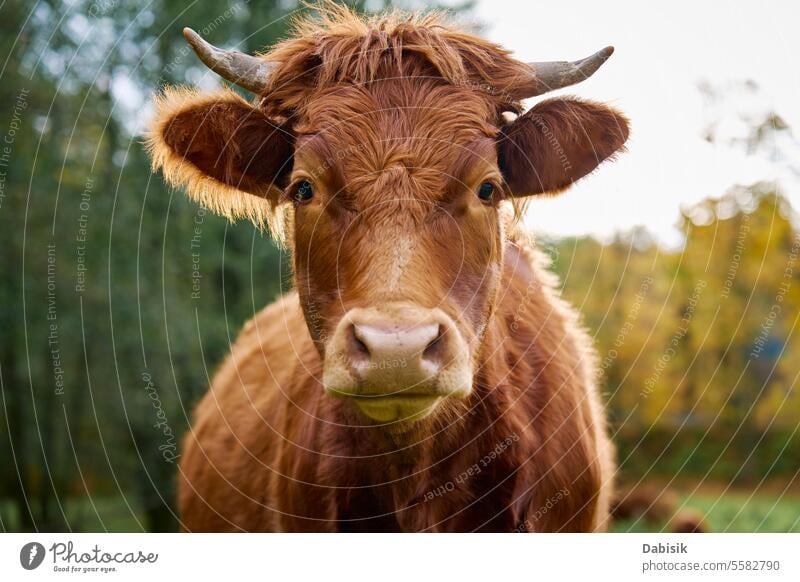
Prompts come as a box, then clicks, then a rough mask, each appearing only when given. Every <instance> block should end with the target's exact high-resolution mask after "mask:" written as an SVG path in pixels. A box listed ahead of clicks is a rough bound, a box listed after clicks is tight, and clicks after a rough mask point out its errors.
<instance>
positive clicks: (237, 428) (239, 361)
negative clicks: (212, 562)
mask: <svg viewBox="0 0 800 582" xmlns="http://www.w3.org/2000/svg"><path fill="white" fill-rule="evenodd" d="M542 262H543V261H542V260H540V259H539V257H538V256H537V255H536V253H535V252H532V251H530V250H529V249H526V248H525V247H524V246H522V245H521V244H520V243H513V242H512V243H509V244H508V246H507V248H506V252H505V260H504V270H503V271H504V273H503V278H502V280H503V282H502V286H501V296H502V300H501V301H499V302H498V308H497V311H496V313H495V315H494V317H493V318H492V321H491V324H490V329H489V330H488V331H487V339H486V344H485V348H484V350H483V352H482V353H483V355H482V362H481V365H480V370H479V372H478V374H477V378H476V390H475V391H474V392H473V394H472V395H471V396H470V398H469V399H467V400H466V401H464V402H459V403H458V406H456V407H454V408H453V409H452V410H451V411H448V414H447V415H445V418H446V420H440V421H439V422H435V423H434V424H435V426H431V427H428V428H427V429H426V430H424V432H420V433H417V432H413V433H411V434H392V433H390V432H387V431H386V430H385V429H383V428H376V427H373V426H368V425H365V423H364V421H363V420H362V419H361V417H360V416H359V415H358V414H357V412H356V411H355V410H354V409H353V407H352V404H351V403H350V402H348V401H346V400H340V399H333V398H329V397H328V396H326V395H325V394H324V393H323V391H322V388H321V386H320V381H319V378H320V375H321V360H320V357H319V354H318V353H317V351H316V350H315V349H314V345H313V342H312V341H311V337H310V335H309V332H308V329H307V326H306V322H305V320H304V317H303V313H302V310H301V308H300V305H299V301H298V296H297V294H296V293H291V294H289V295H287V296H285V297H283V298H282V299H281V300H279V301H278V302H276V303H274V304H272V305H270V306H268V307H267V308H265V309H264V310H263V311H261V312H260V313H259V314H258V315H257V316H256V317H255V318H254V319H253V320H252V321H250V322H249V323H248V324H247V325H246V326H245V328H244V330H243V332H242V333H241V335H240V336H239V338H238V340H237V341H236V343H235V345H234V346H233V349H232V352H231V354H230V356H229V357H228V358H227V360H226V362H225V363H224V364H223V366H222V368H221V370H220V371H219V372H218V374H217V376H216V378H215V379H214V382H213V385H212V388H211V390H210V391H209V393H208V394H207V395H206V396H205V397H204V398H203V400H202V401H201V403H200V404H199V406H198V408H197V410H196V412H195V416H194V422H193V428H192V430H191V432H190V433H189V434H188V435H187V436H186V439H185V441H184V448H183V457H182V461H181V465H180V479H179V509H180V514H181V519H182V524H183V527H184V528H185V529H187V530H189V531H240V530H244V531H593V530H599V529H603V528H604V527H605V522H606V520H607V517H608V505H609V496H610V488H611V480H612V477H613V471H614V467H613V461H612V457H613V449H612V446H611V444H610V442H609V440H608V438H607V437H606V434H605V430H604V425H603V424H604V421H603V415H602V413H601V409H600V403H599V398H598V394H597V392H596V389H595V387H594V384H593V381H592V361H593V356H592V351H591V349H590V347H589V342H588V338H587V337H586V335H585V334H584V332H583V331H582V330H580V329H579V328H578V327H577V326H576V325H575V316H574V313H573V312H572V311H571V309H570V308H568V307H567V306H565V304H564V303H563V302H562V301H561V300H560V299H559V298H558V297H557V293H556V292H555V291H554V289H553V287H552V275H550V274H549V273H547V272H546V271H545V270H544V266H543V265H542V264H541V263H542ZM439 418H440V419H441V418H442V417H439ZM422 434H424V436H420V435H422Z"/></svg>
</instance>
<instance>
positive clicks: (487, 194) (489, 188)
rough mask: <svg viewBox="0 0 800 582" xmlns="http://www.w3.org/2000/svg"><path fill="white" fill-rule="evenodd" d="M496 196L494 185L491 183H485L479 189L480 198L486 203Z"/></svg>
mask: <svg viewBox="0 0 800 582" xmlns="http://www.w3.org/2000/svg"><path fill="white" fill-rule="evenodd" d="M493 196H494V184H492V183H491V182H484V183H483V184H481V185H480V186H479V187H478V198H480V199H481V200H483V201H484V202H489V201H490V200H491V199H492V197H493Z"/></svg>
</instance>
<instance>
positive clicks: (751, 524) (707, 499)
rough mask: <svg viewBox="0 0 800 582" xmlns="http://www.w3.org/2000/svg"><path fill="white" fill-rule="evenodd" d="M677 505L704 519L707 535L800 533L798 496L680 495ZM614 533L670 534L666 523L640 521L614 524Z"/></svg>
mask: <svg viewBox="0 0 800 582" xmlns="http://www.w3.org/2000/svg"><path fill="white" fill-rule="evenodd" d="M679 499H680V501H679V506H682V507H684V508H687V509H691V510H694V511H695V512H696V513H699V514H700V515H702V516H703V517H704V523H705V525H706V528H707V530H708V531H710V532H744V533H750V532H762V533H763V532H800V496H797V495H796V494H793V495H780V494H778V493H776V494H767V493H759V494H751V493H749V492H745V491H735V492H727V493H724V494H720V493H719V492H714V491H702V492H697V493H695V494H693V495H681V496H679ZM612 531H615V532H653V531H669V530H668V524H667V523H666V522H662V523H652V522H650V523H648V522H645V521H642V520H638V521H637V520H626V521H618V522H615V523H614V525H613V527H612Z"/></svg>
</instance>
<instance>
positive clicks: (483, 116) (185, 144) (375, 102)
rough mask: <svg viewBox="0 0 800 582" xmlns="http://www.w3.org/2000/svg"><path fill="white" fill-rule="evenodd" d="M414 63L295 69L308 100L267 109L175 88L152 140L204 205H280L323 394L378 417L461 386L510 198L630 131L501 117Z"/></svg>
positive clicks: (485, 316) (558, 108)
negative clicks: (345, 73) (345, 78)
mask: <svg viewBox="0 0 800 582" xmlns="http://www.w3.org/2000/svg"><path fill="white" fill-rule="evenodd" d="M362 45H363V43H362ZM285 52H286V49H285V48H284V53H285ZM318 53H319V51H317V53H315V54H318ZM201 56H202V55H201ZM284 58H285V55H284ZM301 61H302V59H301ZM294 66H295V68H296V67H297V63H295V64H294ZM309 66H311V65H310V64H309ZM376 70H377V69H376ZM420 70H423V68H420V67H417V68H416V69H414V71H416V73H417V74H402V75H397V74H394V75H390V74H382V75H377V76H375V75H373V78H372V80H371V82H369V83H364V84H359V83H354V82H341V81H338V82H336V83H333V84H332V85H331V86H330V87H320V84H319V82H317V83H316V84H314V85H313V86H314V89H313V90H311V89H308V87H309V86H311V85H309V84H308V80H307V79H304V80H303V84H301V89H302V87H306V90H307V93H306V94H304V95H302V98H301V99H298V98H297V94H298V93H300V92H301V91H300V89H295V90H294V96H293V97H292V96H286V92H285V91H284V93H283V94H282V92H281V90H280V89H273V90H271V91H268V92H267V94H266V95H265V96H264V97H263V98H262V101H261V103H260V104H259V106H252V105H250V104H249V103H247V102H245V101H244V100H242V99H241V98H239V97H237V96H236V95H235V94H233V93H232V92H226V93H221V94H216V95H211V96H201V95H197V94H194V93H187V92H176V91H172V92H168V93H167V94H165V96H164V97H162V100H161V102H160V106H159V114H158V116H157V119H156V123H155V125H154V129H153V131H152V134H151V138H150V145H151V150H152V152H153V156H154V163H155V165H156V166H157V167H161V168H163V169H164V172H165V175H166V176H167V178H168V179H170V180H171V181H172V182H174V183H177V184H180V185H183V186H185V187H186V188H187V189H188V191H189V193H190V194H191V195H192V196H193V197H194V198H196V199H198V200H199V201H201V202H202V203H204V204H205V205H207V206H209V207H210V208H212V209H214V210H217V211H219V212H220V213H222V214H225V215H227V216H230V217H235V216H247V217H250V218H253V219H255V220H256V221H259V220H261V218H262V217H263V216H264V214H261V213H260V210H259V209H262V210H263V208H264V207H265V206H266V207H269V208H271V209H282V210H285V211H286V212H288V221H287V222H288V224H291V228H290V229H289V232H288V233H287V242H288V243H289V244H290V246H291V247H292V250H293V258H294V271H295V282H296V286H297V291H298V293H299V295H300V301H301V305H302V308H303V311H304V314H305V318H306V322H307V324H308V330H309V333H310V335H311V337H312V339H313V341H314V343H315V345H316V347H317V350H318V352H319V354H320V356H321V358H322V361H323V375H322V380H323V387H324V389H325V391H326V392H327V393H328V394H330V395H331V396H333V397H341V398H347V399H349V400H351V401H352V402H353V404H354V405H355V407H356V408H357V409H358V410H360V411H361V412H362V413H363V414H364V415H365V416H366V417H368V418H369V419H371V420H372V421H374V422H378V423H394V422H396V421H404V422H405V421H413V420H416V419H421V418H423V417H425V416H427V415H429V414H431V413H432V412H434V411H435V410H436V409H437V407H438V406H439V405H440V404H441V403H442V402H445V401H447V400H449V399H455V398H464V397H466V396H468V395H469V394H470V393H471V391H472V387H473V384H474V375H475V371H476V367H477V365H478V363H479V362H478V354H479V350H480V347H481V344H482V340H483V338H484V335H485V333H486V330H487V327H488V326H489V324H490V322H491V318H492V313H493V309H494V305H495V298H496V296H497V293H498V288H499V284H500V279H501V275H502V267H503V249H504V241H505V236H504V225H505V224H506V222H507V218H508V217H509V215H510V214H511V213H512V212H513V210H512V208H511V206H512V204H511V202H512V201H513V200H514V199H517V198H520V197H524V196H530V195H536V194H541V193H545V192H557V191H559V190H562V189H564V188H566V187H568V186H569V185H570V184H571V183H572V182H574V181H575V180H577V179H579V178H581V177H582V176H584V175H586V174H587V173H589V172H591V171H592V170H593V169H594V168H595V167H597V165H598V164H600V162H602V161H603V160H605V159H606V158H608V157H609V156H612V155H613V154H614V153H615V152H617V151H618V150H619V149H620V148H622V147H623V144H624V142H625V140H626V139H627V135H628V129H627V122H626V120H625V119H624V117H622V116H621V115H620V114H619V113H617V112H615V111H613V110H612V109H610V108H608V107H606V106H604V105H600V104H596V103H590V102H584V101H579V100H576V99H555V100H549V101H544V102H541V103H539V104H538V105H536V106H535V107H533V108H532V109H531V110H530V111H528V112H527V113H526V114H524V115H521V116H518V117H516V118H514V119H513V120H510V121H507V120H506V117H504V116H503V115H502V114H503V112H504V107H502V106H501V103H502V100H499V99H498V98H496V97H495V96H494V95H492V94H491V93H486V92H483V91H481V90H476V88H475V87H473V86H472V85H470V84H468V83H462V84H458V83H453V82H449V81H447V80H446V79H442V78H441V77H437V76H431V75H421V74H419V71H420ZM295 76H296V77H301V76H302V75H297V74H295ZM278 77H279V76H278ZM284 85H285V83H284ZM284 99H286V100H292V99H294V102H293V103H292V104H291V106H288V107H287V106H286V103H285V102H284V101H283V100H284ZM272 216H275V215H274V214H272Z"/></svg>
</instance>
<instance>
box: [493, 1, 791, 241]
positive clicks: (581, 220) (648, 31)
mask: <svg viewBox="0 0 800 582" xmlns="http://www.w3.org/2000/svg"><path fill="white" fill-rule="evenodd" d="M799 16H800V3H798V2H792V1H788V0H787V1H785V2H767V1H762V2H752V1H751V2H747V3H745V2H725V3H723V2H698V1H696V0H695V1H692V2H686V1H675V0H671V1H669V2H659V3H655V2H635V1H631V2H596V1H592V2H556V1H553V0H547V1H538V0H534V1H511V0H480V3H479V5H478V9H477V17H478V18H479V19H480V20H481V21H483V22H484V23H486V25H488V26H487V28H486V30H485V32H484V34H485V36H487V37H488V38H490V39H491V40H494V41H496V42H499V43H501V44H503V45H505V46H506V47H507V48H508V49H510V50H512V51H514V53H515V55H516V56H517V57H518V58H520V59H524V60H527V61H533V60H564V59H568V60H574V59H577V58H581V57H584V56H586V55H588V54H591V53H593V52H594V51H596V50H598V49H600V48H602V47H604V46H606V45H609V44H611V45H614V47H615V48H616V52H615V53H614V55H613V56H612V57H611V59H610V60H609V61H608V62H607V63H606V64H605V65H604V66H603V67H602V68H601V69H600V70H599V71H598V72H597V73H596V74H595V75H594V76H593V77H592V78H591V79H589V80H587V81H585V82H584V83H581V84H580V85H576V86H574V87H572V88H569V89H565V90H562V91H561V93H570V94H575V95H579V96H581V97H586V98H591V99H596V100H602V101H606V102H608V103H611V104H613V105H614V106H616V107H618V108H619V109H621V110H622V111H624V112H625V113H626V114H627V115H628V116H629V117H630V118H631V121H632V128H633V133H632V137H631V139H630V141H629V143H628V149H629V152H628V153H626V154H625V155H624V156H622V157H620V158H619V160H618V161H617V162H615V163H613V164H611V165H609V166H607V167H603V168H601V169H600V170H598V171H597V172H596V173H595V174H593V175H592V176H590V177H589V178H587V179H586V180H584V181H583V182H581V183H579V184H578V185H576V186H575V187H574V188H573V189H572V190H570V191H568V192H566V193H565V194H562V195H561V196H560V197H559V198H551V199H543V200H538V201H537V202H536V203H534V204H532V205H531V211H530V215H529V216H528V224H529V225H531V227H532V228H534V230H536V231H539V232H545V233H551V234H556V235H575V234H578V235H579V234H589V233H592V234H597V235H601V236H604V235H605V236H607V235H609V234H611V233H613V232H614V231H615V230H617V229H626V228H630V227H632V226H635V225H640V224H641V225H645V226H647V227H648V228H649V229H651V230H652V231H654V232H655V233H656V234H657V235H658V237H659V238H660V239H661V240H662V241H664V242H667V243H673V244H674V243H676V242H677V241H678V240H679V238H680V237H679V235H678V233H677V231H676V229H675V227H674V225H675V223H676V220H677V218H678V213H679V208H680V205H681V204H684V205H685V204H689V203H692V202H695V201H698V200H700V199H702V198H704V197H706V196H719V195H721V194H722V193H724V191H725V190H726V189H727V188H728V187H729V186H731V185H733V184H736V183H743V184H748V183H752V182H754V181H757V180H760V179H779V180H780V181H781V182H782V183H783V185H784V187H785V188H786V189H787V190H788V194H789V195H790V198H791V199H792V201H793V203H794V205H795V208H800V195H798V189H799V188H798V181H797V176H796V174H793V172H796V171H797V169H798V164H797V162H798V157H797V156H796V154H798V153H800V147H798V143H797V140H796V139H793V138H792V139H790V140H788V143H784V142H781V144H780V149H781V151H783V152H784V156H783V158H782V159H778V160H775V159H769V158H768V156H767V155H766V153H765V152H760V153H758V154H751V155H748V154H746V153H745V151H744V148H736V147H730V146H728V145H724V146H720V145H717V146H715V145H712V144H710V143H708V142H707V141H705V140H704V139H703V137H702V130H703V129H704V127H705V126H706V125H707V124H708V123H709V122H711V121H714V120H719V121H721V125H720V128H719V131H720V132H721V133H722V134H723V135H724V136H726V137H737V136H739V135H744V134H745V133H746V131H745V124H743V123H742V122H741V120H740V119H739V118H740V115H742V114H747V115H751V116H752V115H755V116H758V115H761V114H764V113H766V112H768V111H770V110H774V111H775V112H776V113H778V114H779V115H780V116H782V117H783V118H784V119H785V120H786V121H787V122H788V123H789V125H790V126H792V127H794V128H795V130H796V133H797V132H800V66H798V62H797V58H798V56H800V18H798V17H799ZM748 79H750V80H753V81H755V82H756V83H757V85H758V87H759V89H758V92H757V93H755V94H747V93H746V91H744V90H743V89H742V87H741V85H742V83H743V82H744V81H745V80H748ZM701 81H707V82H709V83H710V84H711V85H713V86H716V87H719V88H721V89H723V91H724V93H725V96H726V99H725V102H724V103H722V104H719V103H718V104H716V105H713V106H709V104H708V103H706V101H705V100H704V98H703V94H702V93H701V91H700V90H699V89H698V84H699V83H700V82H701ZM785 137H786V136H784V138H785ZM787 151H789V152H790V154H789V155H788V157H787V156H786V154H785V152H787ZM773 153H774V152H773Z"/></svg>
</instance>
